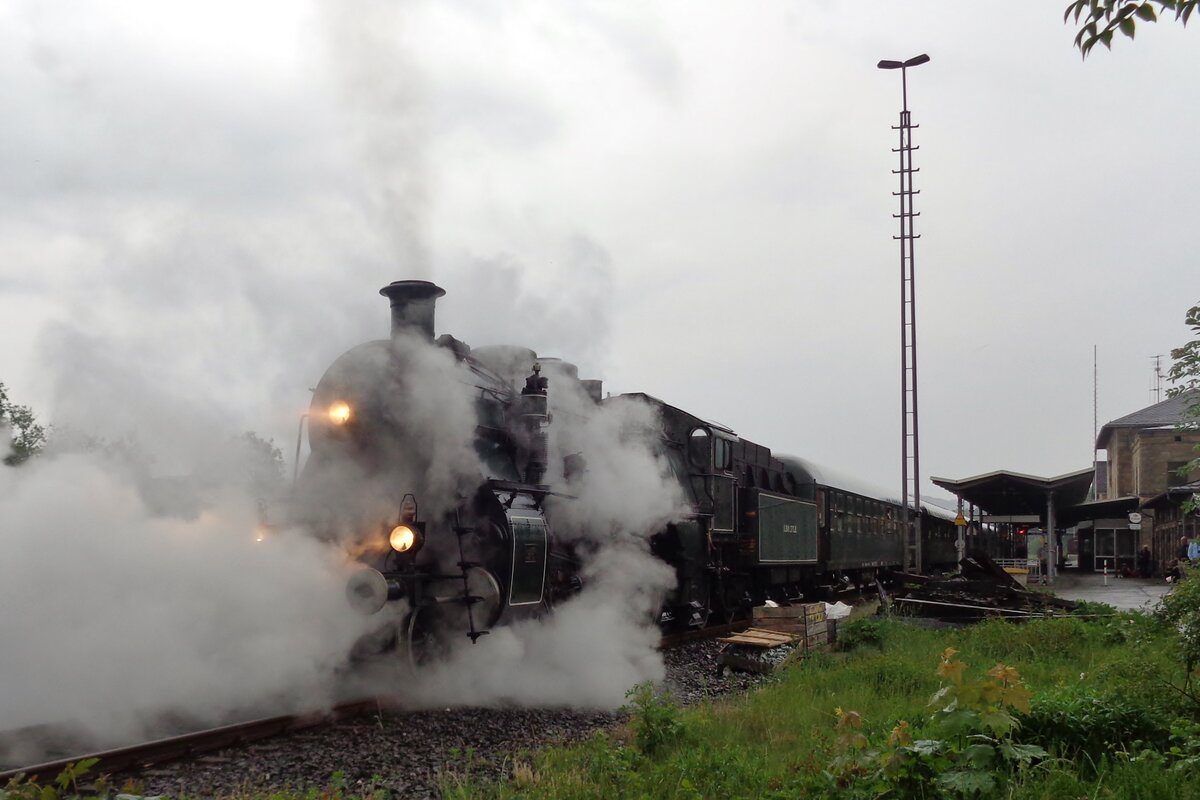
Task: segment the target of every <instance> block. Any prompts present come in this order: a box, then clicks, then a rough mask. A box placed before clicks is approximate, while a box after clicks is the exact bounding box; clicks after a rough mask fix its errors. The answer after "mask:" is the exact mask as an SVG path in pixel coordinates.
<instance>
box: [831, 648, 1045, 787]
mask: <svg viewBox="0 0 1200 800" xmlns="http://www.w3.org/2000/svg"><path fill="white" fill-rule="evenodd" d="M957 653H958V651H957V650H955V649H954V648H946V649H945V650H944V651H943V652H942V657H941V663H940V664H939V665H938V668H937V675H938V677H939V678H941V679H942V681H943V683H942V686H941V688H940V689H938V691H937V692H936V693H935V694H934V695H933V697H932V698H930V701H929V705H930V707H931V708H933V713H932V714H931V715H930V717H929V719H928V721H927V723H926V724H925V726H924V727H923V728H922V729H921V730H920V731H919V732H920V733H921V734H923V735H924V736H925V737H927V738H921V739H917V738H915V736H914V734H915V733H916V732H915V731H914V730H913V729H912V726H910V724H909V723H908V722H907V721H901V722H899V723H898V724H896V726H895V727H894V728H893V729H892V731H891V733H890V734H889V735H888V739H887V742H886V744H885V745H884V746H882V747H880V748H878V749H871V748H870V743H869V741H868V739H867V737H866V735H865V734H863V733H862V732H861V728H862V717H861V716H860V715H859V714H858V713H857V712H852V711H851V712H847V711H843V710H842V709H840V708H838V709H835V711H834V715H835V717H836V719H837V725H836V728H837V739H836V746H837V748H838V749H839V750H840V755H839V756H837V757H836V758H835V759H834V760H833V761H832V762H831V769H830V772H829V773H828V775H829V777H830V779H831V780H832V781H833V782H834V784H835V785H837V786H838V787H846V786H850V785H852V784H853V783H855V782H857V781H862V780H866V781H869V782H870V784H871V787H872V790H873V791H874V792H875V793H876V794H877V795H878V796H887V797H897V798H924V797H928V796H936V795H939V794H941V795H945V796H950V797H988V796H992V795H994V794H996V793H997V792H998V791H999V789H1000V788H1001V786H1002V785H1003V783H1004V780H1003V779H1004V778H1006V777H1007V776H1008V775H1009V774H1011V773H1012V772H1014V771H1016V770H1020V769H1024V768H1026V767H1028V766H1029V765H1030V764H1031V763H1032V762H1033V761H1035V760H1037V759H1041V758H1044V757H1045V756H1046V755H1047V753H1046V751H1045V750H1044V749H1043V748H1041V747H1039V746H1037V745H1033V744H1021V743H1017V742H1016V741H1014V738H1013V734H1014V732H1015V731H1016V729H1017V728H1018V726H1019V724H1020V723H1019V722H1018V720H1017V717H1016V716H1015V714H1014V712H1023V711H1028V710H1029V698H1030V694H1029V690H1028V689H1026V688H1025V686H1024V684H1023V683H1022V682H1021V676H1020V675H1019V674H1018V673H1017V670H1016V669H1014V668H1013V667H1010V666H1006V665H1004V664H997V665H996V666H995V667H993V668H992V669H990V670H988V671H987V673H986V674H985V675H984V677H983V678H981V679H979V680H969V679H968V678H967V677H966V670H967V665H966V664H965V663H964V662H962V661H958V660H957V659H955V655H957Z"/></svg>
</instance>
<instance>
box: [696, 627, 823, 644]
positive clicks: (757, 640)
mask: <svg viewBox="0 0 1200 800" xmlns="http://www.w3.org/2000/svg"><path fill="white" fill-rule="evenodd" d="M802 639H803V637H802V636H797V635H795V634H791V633H784V632H781V631H773V630H767V629H766V628H747V629H746V630H744V631H742V632H741V633H735V634H734V635H733V636H723V637H721V638H720V639H717V641H718V642H724V643H726V644H742V645H748V646H750V647H761V648H764V649H766V648H770V647H779V646H780V645H785V644H793V643H795V642H798V641H801V640H802Z"/></svg>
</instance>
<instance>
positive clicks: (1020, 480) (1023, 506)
mask: <svg viewBox="0 0 1200 800" xmlns="http://www.w3.org/2000/svg"><path fill="white" fill-rule="evenodd" d="M1094 472H1095V470H1094V469H1093V468H1092V467H1088V468H1087V469H1081V470H1079V471H1078V472H1068V473H1067V474H1065V475H1059V476H1058V477H1056V478H1039V477H1038V476H1036V475H1025V474H1022V473H1020V472H1009V471H1007V470H997V471H996V472H989V473H987V474H986V475H976V476H975V477H973V478H963V479H961V480H953V479H951V478H930V480H931V481H933V483H934V484H935V485H936V486H940V487H942V488H943V489H945V490H946V491H948V492H951V493H952V494H955V495H957V496H958V497H961V498H962V499H963V500H966V501H967V502H969V503H973V504H974V505H977V506H979V507H980V508H981V509H983V511H984V513H985V514H998V515H1017V514H1038V515H1041V516H1044V515H1045V513H1046V500H1047V497H1048V496H1049V494H1050V493H1051V492H1053V496H1052V497H1051V500H1052V502H1053V503H1054V514H1055V516H1056V517H1057V516H1059V514H1061V513H1062V512H1063V511H1065V510H1066V509H1068V508H1070V507H1072V506H1075V505H1078V504H1079V503H1081V502H1083V500H1084V499H1085V498H1086V497H1087V495H1088V490H1089V489H1091V486H1092V477H1093V474H1094Z"/></svg>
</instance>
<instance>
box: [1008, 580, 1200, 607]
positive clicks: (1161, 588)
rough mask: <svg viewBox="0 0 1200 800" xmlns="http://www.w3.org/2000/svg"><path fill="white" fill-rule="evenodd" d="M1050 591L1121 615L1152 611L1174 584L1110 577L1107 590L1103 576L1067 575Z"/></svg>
mask: <svg viewBox="0 0 1200 800" xmlns="http://www.w3.org/2000/svg"><path fill="white" fill-rule="evenodd" d="M1198 578H1200V575H1195V576H1192V577H1191V578H1190V580H1197V579H1198ZM1030 588H1033V587H1030ZM1050 588H1051V589H1052V590H1053V591H1054V593H1055V594H1056V595H1058V596H1059V597H1061V598H1063V599H1065V600H1090V601H1092V602H1095V603H1108V604H1109V605H1110V606H1113V607H1114V608H1116V609H1118V610H1120V611H1150V610H1152V609H1153V608H1154V605H1155V604H1156V603H1157V602H1158V598H1160V597H1162V596H1163V595H1164V594H1166V593H1167V591H1168V590H1169V589H1170V588H1171V584H1169V583H1167V582H1166V581H1165V580H1164V579H1162V578H1117V577H1115V576H1113V575H1109V576H1108V585H1107V586H1106V585H1105V581H1104V576H1103V575H1102V574H1097V573H1094V572H1071V571H1067V572H1061V573H1059V575H1058V578H1057V579H1056V580H1055V581H1054V585H1053V586H1052V587H1050Z"/></svg>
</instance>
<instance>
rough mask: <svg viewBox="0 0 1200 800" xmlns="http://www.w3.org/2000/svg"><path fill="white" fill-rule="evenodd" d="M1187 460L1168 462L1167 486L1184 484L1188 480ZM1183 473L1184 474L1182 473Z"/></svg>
mask: <svg viewBox="0 0 1200 800" xmlns="http://www.w3.org/2000/svg"><path fill="white" fill-rule="evenodd" d="M1187 465H1188V462H1186V461H1168V462H1167V486H1183V485H1184V484H1185V483H1187V482H1188V479H1187V471H1186V469H1185V467H1187ZM1180 473H1182V474H1180Z"/></svg>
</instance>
